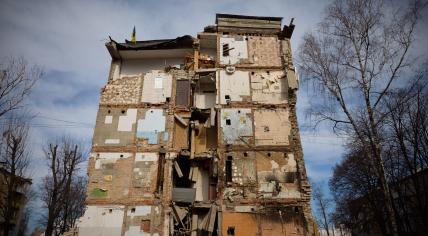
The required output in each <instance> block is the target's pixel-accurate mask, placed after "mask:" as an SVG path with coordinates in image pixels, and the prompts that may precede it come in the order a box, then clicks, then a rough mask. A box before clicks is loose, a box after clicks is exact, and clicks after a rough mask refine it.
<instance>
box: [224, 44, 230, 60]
mask: <svg viewBox="0 0 428 236" xmlns="http://www.w3.org/2000/svg"><path fill="white" fill-rule="evenodd" d="M223 56H224V57H227V56H229V44H228V43H226V44H223Z"/></svg>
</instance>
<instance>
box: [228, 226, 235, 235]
mask: <svg viewBox="0 0 428 236" xmlns="http://www.w3.org/2000/svg"><path fill="white" fill-rule="evenodd" d="M233 235H235V226H229V227H227V236H233Z"/></svg>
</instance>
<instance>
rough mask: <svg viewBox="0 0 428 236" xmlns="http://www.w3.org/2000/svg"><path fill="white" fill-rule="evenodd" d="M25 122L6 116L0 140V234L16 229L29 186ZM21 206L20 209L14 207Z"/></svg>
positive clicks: (26, 126)
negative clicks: (0, 232) (0, 225)
mask: <svg viewBox="0 0 428 236" xmlns="http://www.w3.org/2000/svg"><path fill="white" fill-rule="evenodd" d="M28 130H29V128H28V125H27V124H26V123H25V122H22V121H21V120H19V119H15V118H11V119H8V122H7V124H6V125H5V126H4V128H3V130H1V131H2V136H1V141H0V162H1V166H0V169H1V171H0V175H1V176H0V181H1V182H2V183H1V188H0V196H1V198H0V219H3V220H4V222H3V225H2V231H3V232H2V233H3V235H9V234H10V233H11V232H17V231H18V229H17V228H16V227H14V225H15V223H14V222H16V221H19V216H20V215H21V213H22V211H23V209H22V208H24V207H25V205H26V203H27V200H28V199H29V198H28V195H27V194H26V193H27V191H28V190H29V189H28V188H29V185H31V179H29V178H28V177H29V175H28V167H29V165H30V160H29V153H28V143H27V138H28ZM17 207H21V209H19V208H17Z"/></svg>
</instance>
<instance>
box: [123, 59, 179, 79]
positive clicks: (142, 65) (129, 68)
mask: <svg viewBox="0 0 428 236" xmlns="http://www.w3.org/2000/svg"><path fill="white" fill-rule="evenodd" d="M182 64H184V59H183V57H177V58H149V59H127V60H123V61H122V66H121V70H120V76H121V77H122V76H136V75H142V74H145V73H148V72H150V71H152V70H163V69H164V68H165V67H167V66H178V68H180V65H182Z"/></svg>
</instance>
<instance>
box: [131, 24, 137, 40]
mask: <svg viewBox="0 0 428 236" xmlns="http://www.w3.org/2000/svg"><path fill="white" fill-rule="evenodd" d="M131 42H133V43H136V42H137V37H136V36H135V26H134V30H132V35H131Z"/></svg>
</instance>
